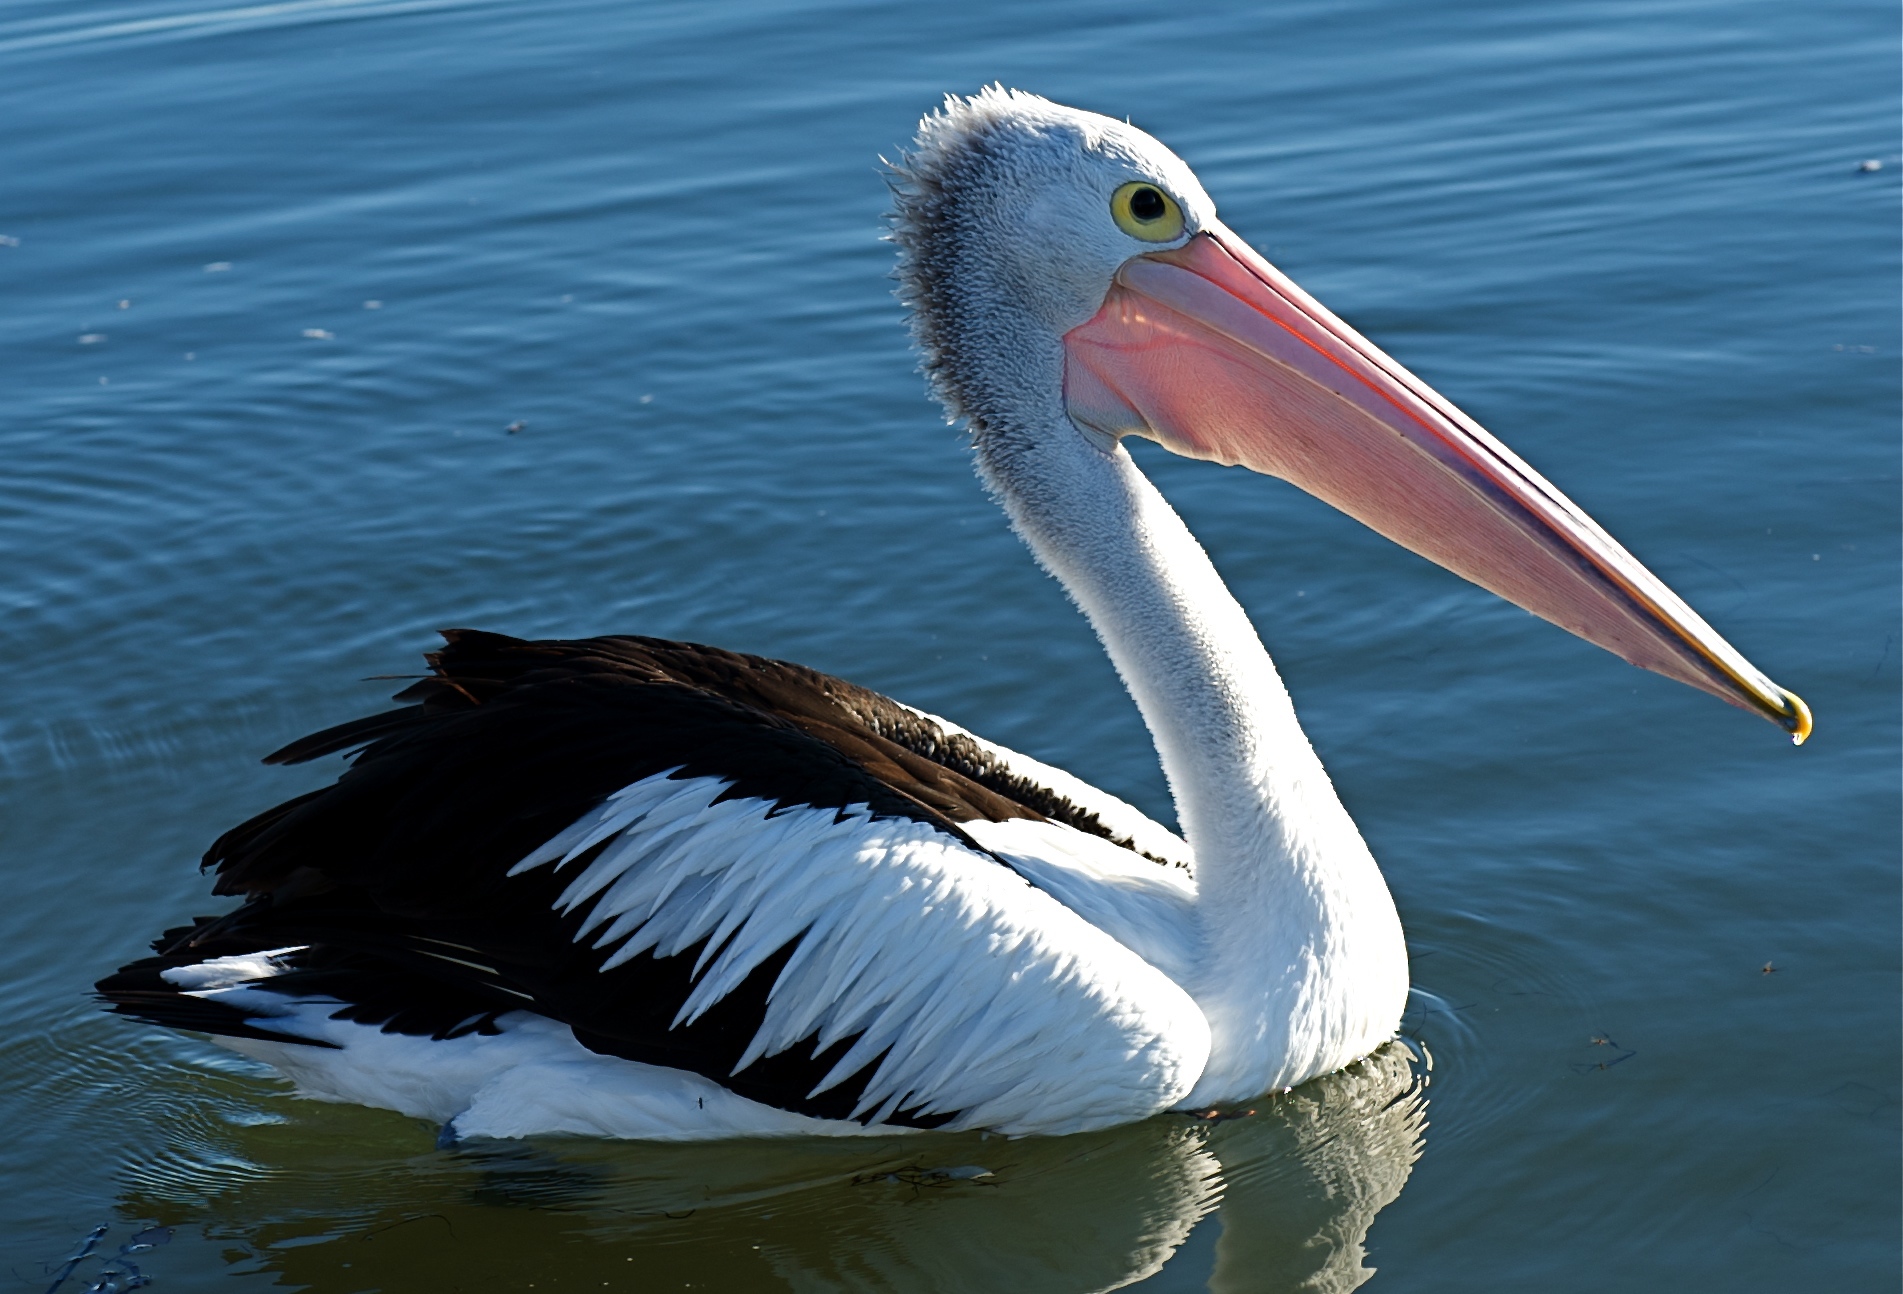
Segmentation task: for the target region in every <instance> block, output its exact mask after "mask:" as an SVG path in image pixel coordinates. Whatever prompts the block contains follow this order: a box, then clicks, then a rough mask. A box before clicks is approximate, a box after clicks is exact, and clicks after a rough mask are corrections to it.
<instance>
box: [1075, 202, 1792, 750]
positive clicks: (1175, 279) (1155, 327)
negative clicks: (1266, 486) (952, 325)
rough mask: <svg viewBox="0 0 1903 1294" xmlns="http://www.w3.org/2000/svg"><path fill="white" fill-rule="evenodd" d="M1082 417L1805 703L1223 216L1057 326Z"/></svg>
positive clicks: (1706, 685) (1534, 600)
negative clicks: (1270, 480) (1256, 481)
mask: <svg viewBox="0 0 1903 1294" xmlns="http://www.w3.org/2000/svg"><path fill="white" fill-rule="evenodd" d="M1064 347H1065V373H1064V398H1065V402H1066V405H1067V406H1068V409H1069V412H1070V416H1071V417H1072V419H1073V420H1074V421H1076V422H1077V424H1078V425H1079V426H1083V427H1088V428H1091V429H1093V430H1095V431H1098V432H1100V433H1103V434H1106V435H1109V436H1112V437H1121V436H1125V435H1138V436H1143V437H1146V438H1148V439H1150V440H1154V441H1156V442H1157V443H1158V444H1160V445H1162V446H1163V447H1164V448H1166V449H1169V450H1171V451H1173V452H1175V453H1178V454H1182V455H1185V456H1187V457H1190V458H1202V459H1209V460H1211V461H1213V462H1217V463H1223V464H1228V465H1237V464H1239V465H1241V466H1243V467H1247V468H1249V469H1251V470H1252V471H1257V472H1262V473H1265V474H1267V475H1269V476H1278V477H1280V478H1282V479H1283V480H1285V481H1288V482H1290V483H1291V484H1294V485H1296V486H1298V487H1300V488H1301V489H1303V490H1306V491H1307V492H1308V493H1310V494H1312V495H1314V496H1315V497H1317V498H1319V499H1321V500H1323V501H1324V502H1326V503H1329V504H1331V505H1332V506H1334V507H1336V508H1338V509H1340V510H1341V511H1343V512H1345V513H1347V514H1348V515H1349V516H1351V517H1353V518H1355V519H1356V520H1357V521H1359V522H1361V523H1362V524H1363V525H1366V526H1368V527H1370V528H1372V529H1374V530H1376V531H1378V532H1380V533H1381V534H1383V535H1386V536H1387V537H1388V538H1389V539H1392V540H1393V541H1394V542H1395V543H1397V544H1399V545H1401V546H1402V547H1403V548H1406V549H1409V550H1411V551H1413V552H1416V553H1419V554H1420V555H1421V556H1423V557H1425V558H1427V559H1428V560H1429V561H1432V562H1436V563H1438V564H1439V565H1441V566H1445V567H1446V568H1447V569H1448V570H1450V571H1452V572H1454V573H1455V574H1456V575H1459V576H1461V577H1462V578H1463V579H1467V580H1471V581H1472V582H1473V583H1475V584H1478V585H1479V586H1480V587H1482V588H1484V589H1490V590H1492V591H1493V592H1495V593H1497V594H1499V595H1500V596H1501V597H1503V598H1505V599H1507V601H1509V602H1512V603H1514V604H1516V605H1517V606H1520V607H1524V608H1525V609H1526V610H1528V611H1531V612H1532V613H1533V614H1534V615H1536V616H1539V617H1541V618H1542V619H1545V620H1550V621H1552V622H1553V623H1554V624H1556V625H1558V626H1560V628H1562V629H1565V630H1567V631H1568V632H1570V633H1574V634H1577V635H1578V636H1579V637H1581V638H1584V639H1586V640H1587V641H1588V642H1593V643H1597V644H1599V646H1601V647H1604V648H1605V649H1606V650H1607V651H1610V652H1612V653H1614V654H1615V655H1618V656H1620V657H1623V658H1624V659H1625V660H1628V661H1630V662H1631V663H1632V664H1634V665H1637V666H1639V667H1640V668H1642V669H1649V670H1653V671H1655V672H1656V673H1660V674H1664V675H1665V676H1667V677H1668V678H1675V679H1678V680H1679V681H1680V682H1683V683H1689V684H1691V685H1692V686H1693V687H1696V688H1702V689H1704V690H1705V691H1707V692H1710V693H1712V694H1713V695H1715V696H1719V697H1722V698H1723V699H1724V700H1726V701H1729V702H1730V703H1731V704H1733V705H1735V706H1739V707H1740V708H1742V709H1746V710H1754V711H1756V712H1757V713H1759V714H1761V715H1763V716H1764V717H1766V718H1768V719H1770V720H1771V721H1773V722H1774V723H1776V724H1778V725H1779V726H1780V727H1782V728H1783V729H1784V730H1785V731H1786V732H1788V733H1790V734H1791V739H1792V740H1793V741H1794V742H1798V743H1802V742H1803V740H1804V738H1805V737H1807V736H1809V735H1810V730H1811V717H1810V710H1809V708H1808V707H1806V706H1805V704H1804V702H1803V701H1802V700H1800V699H1799V698H1798V697H1797V695H1796V694H1795V693H1792V692H1787V691H1785V690H1784V689H1783V688H1780V687H1779V686H1778V685H1777V684H1775V683H1773V682H1772V681H1771V680H1770V679H1768V678H1766V677H1765V676H1764V675H1763V674H1762V673H1760V672H1759V671H1758V670H1757V669H1756V668H1755V667H1754V666H1753V665H1752V664H1751V662H1749V661H1747V660H1746V659H1745V658H1744V657H1743V656H1742V655H1740V654H1739V653H1738V651H1737V649H1736V648H1734V647H1732V646H1731V644H1730V643H1727V642H1726V641H1725V640H1724V639H1723V638H1720V637H1719V636H1718V634H1717V633H1716V632H1715V631H1714V630H1713V629H1712V628H1711V626H1709V625H1707V624H1706V623H1705V622H1704V621H1703V620H1701V619H1699V617H1698V615H1697V613H1696V612H1694V611H1693V610H1692V609H1691V608H1690V607H1688V606H1686V605H1685V603H1684V602H1683V601H1682V600H1681V599H1680V598H1679V597H1678V595H1677V594H1675V593H1673V592H1672V591H1671V590H1670V589H1668V588H1666V587H1665V584H1664V583H1663V582H1662V581H1661V580H1660V579H1659V578H1658V577H1657V576H1655V575H1653V574H1652V573H1651V572H1650V571H1648V570H1646V569H1645V567H1643V566H1641V565H1640V564H1639V563H1638V561H1637V560H1636V559H1635V558H1634V557H1633V556H1632V555H1631V554H1630V553H1628V552H1626V550H1625V549H1624V548H1622V547H1620V546H1619V544H1618V542H1617V541H1616V540H1614V539H1613V538H1612V536H1610V535H1608V534H1607V533H1606V532H1605V531H1604V530H1601V529H1600V528H1599V526H1598V525H1597V524H1596V523H1595V522H1594V521H1593V520H1592V518H1590V517H1588V516H1587V515H1586V514H1585V513H1584V512H1582V511H1581V510H1580V509H1579V507H1578V506H1577V505H1576V504H1574V503H1573V502H1572V501H1571V500H1570V499H1568V498H1567V497H1566V496H1565V495H1563V494H1561V493H1560V492H1559V491H1558V490H1556V489H1554V488H1553V487H1552V486H1551V485H1550V484H1548V483H1547V481H1546V480H1545V478H1544V477H1542V476H1540V474H1539V473H1537V472H1535V471H1534V470H1533V469H1532V468H1530V467H1528V466H1527V465H1526V464H1525V463H1523V462H1521V461H1520V459H1519V458H1518V457H1517V456H1516V455H1515V454H1514V453H1513V452H1512V451H1511V450H1509V449H1508V448H1507V447H1506V446H1505V445H1502V444H1501V443H1500V442H1499V441H1497V440H1495V439H1494V438H1493V437H1492V436H1490V435H1488V434H1487V432H1485V431H1484V430H1482V429H1481V427H1480V426H1479V424H1477V423H1475V422H1474V421H1473V419H1471V418H1469V417H1467V416H1466V415H1465V414H1463V413H1462V412H1460V410H1458V409H1456V408H1455V407H1454V406H1453V405H1452V404H1451V403H1449V402H1448V401H1447V400H1446V399H1445V398H1444V397H1442V396H1440V395H1438V394H1437V393H1435V392H1434V391H1433V390H1432V389H1431V388H1430V387H1429V386H1428V385H1427V384H1426V383H1425V382H1423V381H1421V380H1420V379H1419V378H1417V377H1415V376H1414V375H1413V374H1412V373H1410V372H1408V371H1407V370H1406V369H1404V368H1402V367H1401V366H1400V365H1399V364H1397V363H1395V362H1394V361H1393V360H1392V359H1390V358H1388V356H1386V355H1384V354H1382V353H1381V351H1380V350H1379V349H1377V348H1376V347H1375V346H1374V344H1373V343H1371V342H1369V341H1368V340H1367V339H1366V338H1365V337H1363V336H1362V335H1361V334H1360V333H1358V332H1356V331H1355V330H1354V329H1352V328H1350V327H1349V326H1348V325H1347V324H1345V323H1343V322H1342V321H1341V320H1339V319H1337V318H1336V317H1335V316H1334V315H1333V314H1331V313H1329V311H1328V310H1327V309H1325V308H1324V307H1323V306H1322V305H1321V304H1320V303H1319V302H1317V301H1315V300H1314V298H1312V297H1310V296H1309V295H1308V294H1307V293H1306V292H1304V291H1302V290H1301V289H1300V288H1298V287H1296V286H1295V284H1294V283H1292V282H1290V281H1289V279H1288V277H1287V276H1286V275H1284V274H1283V273H1282V272H1281V271H1280V270H1278V269H1276V268H1275V267H1274V266H1273V265H1271V264H1269V263H1268V262H1267V261H1266V260H1264V259H1263V258H1262V257H1261V256H1259V255H1257V254H1256V253H1255V251H1254V250H1253V249H1251V248H1250V247H1249V245H1248V244H1247V243H1244V242H1243V241H1242V240H1241V239H1240V238H1238V237H1236V236H1235V235H1234V234H1233V233H1231V232H1230V231H1229V230H1228V229H1226V228H1224V227H1222V226H1221V225H1218V224H1214V223H1213V222H1212V223H1211V224H1210V225H1209V226H1208V227H1207V228H1205V229H1204V230H1203V231H1202V232H1200V233H1198V234H1196V235H1195V236H1193V237H1192V238H1191V239H1190V240H1189V241H1188V242H1187V243H1186V244H1184V245H1183V246H1181V247H1177V248H1172V249H1170V250H1167V251H1160V252H1153V253H1150V254H1148V255H1144V256H1137V257H1134V258H1133V259H1131V260H1129V261H1127V262H1125V263H1124V265H1123V267H1122V268H1121V269H1120V270H1118V272H1117V276H1116V280H1115V282H1114V283H1113V284H1112V286H1111V288H1110V291H1109V294H1108V295H1107V296H1106V297H1105V298H1104V303H1103V308H1102V309H1101V310H1100V311H1098V313H1097V315H1096V317H1095V318H1093V319H1091V320H1090V321H1089V322H1088V323H1085V324H1081V325H1079V326H1078V327H1076V328H1074V329H1072V330H1071V331H1070V332H1069V333H1067V334H1066V335H1065V337H1064Z"/></svg>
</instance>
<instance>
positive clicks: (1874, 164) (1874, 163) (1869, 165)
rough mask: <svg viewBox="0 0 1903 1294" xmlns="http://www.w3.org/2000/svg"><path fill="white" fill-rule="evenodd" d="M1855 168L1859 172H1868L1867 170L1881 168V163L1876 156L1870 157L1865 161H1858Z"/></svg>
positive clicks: (1879, 169)
mask: <svg viewBox="0 0 1903 1294" xmlns="http://www.w3.org/2000/svg"><path fill="white" fill-rule="evenodd" d="M1856 169H1857V171H1858V172H1859V173H1863V172H1868V171H1881V170H1882V169H1883V163H1882V162H1879V161H1878V160H1877V159H1876V158H1874V157H1872V158H1869V159H1867V160H1865V161H1862V162H1858V163H1857V168H1856Z"/></svg>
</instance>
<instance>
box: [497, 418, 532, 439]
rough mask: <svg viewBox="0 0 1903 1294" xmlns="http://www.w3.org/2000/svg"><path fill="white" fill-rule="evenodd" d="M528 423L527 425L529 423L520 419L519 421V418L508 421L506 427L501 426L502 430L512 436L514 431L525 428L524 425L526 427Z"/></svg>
mask: <svg viewBox="0 0 1903 1294" xmlns="http://www.w3.org/2000/svg"><path fill="white" fill-rule="evenodd" d="M528 425H529V424H528V423H526V422H522V421H520V420H517V421H515V422H512V423H510V424H509V425H508V426H506V427H504V428H503V430H504V431H506V432H508V433H509V434H510V435H511V436H513V435H515V433H516V432H518V431H522V430H523V429H525V428H526V427H527V426H528Z"/></svg>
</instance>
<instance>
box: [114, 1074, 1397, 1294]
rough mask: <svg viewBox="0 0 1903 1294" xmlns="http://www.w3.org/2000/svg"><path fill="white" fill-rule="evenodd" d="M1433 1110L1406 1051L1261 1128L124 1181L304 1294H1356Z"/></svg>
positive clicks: (378, 1124)
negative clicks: (608, 1293)
mask: <svg viewBox="0 0 1903 1294" xmlns="http://www.w3.org/2000/svg"><path fill="white" fill-rule="evenodd" d="M1425 1084H1426V1078H1425V1072H1424V1070H1423V1068H1422V1067H1421V1065H1420V1064H1419V1063H1418V1062H1417V1061H1416V1059H1415V1057H1414V1055H1413V1053H1411V1052H1410V1051H1409V1050H1408V1049H1407V1048H1406V1046H1404V1045H1402V1044H1400V1043H1394V1044H1390V1045H1389V1046H1388V1047H1385V1048H1383V1049H1382V1050H1381V1051H1380V1052H1378V1053H1376V1054H1375V1055H1374V1056H1372V1057H1370V1058H1368V1059H1367V1060H1365V1061H1363V1062H1361V1063H1360V1064H1357V1065H1355V1066H1353V1067H1351V1068H1349V1069H1348V1070H1345V1071H1343V1072H1341V1073H1338V1074H1333V1075H1329V1076H1328V1077H1326V1078H1322V1079H1319V1080H1317V1081H1315V1082H1312V1083H1308V1084H1305V1085H1303V1086H1302V1087H1300V1088H1298V1089H1296V1090H1294V1091H1292V1092H1286V1093H1278V1094H1273V1095H1269V1096H1265V1097H1263V1098H1261V1099H1259V1100H1258V1101H1256V1102H1254V1103H1253V1104H1251V1105H1246V1106H1243V1107H1239V1108H1237V1109H1233V1110H1225V1111H1222V1112H1220V1113H1216V1112H1210V1113H1209V1114H1206V1115H1201V1116H1196V1115H1185V1114H1171V1115H1162V1116H1158V1117H1157V1118H1154V1119H1151V1120H1149V1121H1147V1122H1145V1123H1142V1124H1137V1125H1134V1126H1131V1127H1124V1128H1115V1129H1109V1130H1106V1131H1103V1132H1095V1133H1083V1134H1078V1135H1075V1136H1069V1137H1033V1138H1025V1139H1022V1140H1010V1139H1006V1138H1001V1137H986V1136H981V1135H979V1134H936V1133H928V1134H919V1135H912V1136H897V1137H890V1138H886V1137H881V1138H866V1139H859V1138H852V1139H845V1140H834V1139H824V1140H818V1139H816V1140H804V1139H802V1140H773V1141H746V1142H723V1143H713V1144H701V1145H655V1144H635V1143H626V1142H603V1141H589V1140H582V1139H555V1138H549V1139H540V1140H535V1141H529V1142H487V1143H484V1142H471V1143H465V1144H464V1145H463V1146H462V1147H461V1148H459V1149H457V1150H454V1151H436V1150H429V1149H426V1148H425V1147H427V1146H428V1142H429V1134H428V1132H427V1131H426V1130H425V1129H423V1128H422V1126H421V1125H413V1124H409V1122H408V1121H401V1122H402V1123H403V1124H404V1125H405V1126H404V1129H403V1131H404V1136H403V1137H400V1138H392V1137H390V1136H389V1130H390V1128H391V1127H392V1126H393V1125H392V1124H391V1123H390V1122H388V1121H387V1120H388V1118H390V1117H393V1116H383V1115H380V1114H377V1113H375V1112H370V1111H361V1110H354V1109H350V1110H346V1109H341V1108H338V1107H318V1106H315V1105H314V1104H313V1103H308V1102H293V1103H289V1104H290V1105H291V1106H293V1107H295V1108H297V1110H298V1112H297V1113H296V1114H294V1115H293V1117H291V1118H290V1119H288V1120H286V1121H282V1122H269V1123H266V1122H262V1121H260V1122H258V1123H257V1124H255V1125H254V1126H231V1125H229V1124H227V1126H226V1131H227V1132H228V1133H229V1135H230V1137H231V1138H232V1139H233V1141H234V1142H235V1144H228V1145H227V1146H225V1147H224V1149H223V1151H222V1155H223V1156H224V1157H225V1158H226V1160H227V1162H229V1161H230V1160H231V1159H233V1158H237V1159H241V1160H243V1161H245V1162H246V1163H248V1164H249V1165H251V1166H252V1167H253V1169H254V1170H255V1171H252V1172H249V1173H247V1174H245V1175H243V1180H242V1181H241V1182H227V1183H226V1184H225V1185H224V1186H222V1187H221V1186H220V1185H218V1184H217V1178H218V1176H219V1175H218V1174H215V1173H207V1174H192V1175H191V1176H192V1177H193V1178H194V1179H195V1180H194V1181H193V1182H192V1183H191V1184H190V1185H189V1186H186V1184H185V1183H184V1182H182V1181H181V1180H180V1177H179V1175H178V1174H177V1173H176V1172H173V1173H161V1174H156V1175H154V1174H148V1173H145V1172H142V1171H140V1169H139V1167H138V1166H137V1165H133V1164H129V1165H127V1175H128V1178H129V1179H130V1181H129V1182H128V1184H127V1186H126V1188H125V1189H124V1190H123V1191H122V1192H121V1194H120V1201H119V1203H120V1208H121V1211H122V1216H130V1217H140V1218H160V1219H165V1220H167V1221H172V1222H176V1223H183V1224H186V1225H192V1226H195V1227H196V1228H197V1229H198V1230H200V1231H201V1232H202V1233H203V1234H204V1236H205V1237H206V1238H207V1239H208V1240H211V1241H212V1242H214V1243H216V1244H220V1245H222V1246H223V1247H224V1251H225V1253H226V1255H227V1260H228V1261H229V1262H231V1263H232V1264H233V1266H234V1268H242V1269H243V1270H245V1271H247V1272H250V1273H255V1274H259V1275H265V1274H268V1275H270V1276H273V1277H275V1280H274V1281H273V1286H274V1287H289V1288H296V1289H305V1290H310V1291H313V1292H315V1294H332V1292H335V1294H347V1292H355V1291H365V1290H428V1291H432V1292H443V1294H447V1292H448V1291H454V1290H469V1291H476V1290H481V1291H496V1292H500V1291H514V1290H536V1291H544V1290H563V1289H583V1288H586V1289H593V1290H599V1289H602V1288H609V1289H641V1290H662V1289H709V1290H721V1291H749V1290H865V1291H873V1290H908V1291H946V1292H948V1294H949V1292H952V1291H974V1292H976V1291H995V1290H1000V1289H1010V1290H1015V1291H1046V1290H1049V1291H1060V1290H1062V1291H1088V1290H1109V1289H1120V1288H1124V1287H1127V1286H1131V1285H1136V1284H1138V1283H1140V1282H1149V1281H1151V1280H1152V1279H1154V1281H1155V1284H1154V1285H1152V1286H1151V1288H1155V1289H1158V1290H1164V1289H1167V1290H1172V1291H1173V1290H1179V1289H1204V1288H1207V1289H1209V1290H1213V1291H1218V1292H1219V1294H1242V1292H1244V1291H1251V1292H1255V1291H1260V1292H1262V1294H1274V1292H1277V1291H1294V1290H1304V1291H1338V1290H1350V1289H1354V1288H1357V1287H1358V1286H1360V1285H1361V1284H1363V1283H1364V1282H1365V1281H1366V1280H1367V1279H1368V1278H1369V1277H1370V1276H1371V1275H1372V1274H1373V1272H1372V1269H1370V1268H1368V1267H1367V1266H1366V1265H1365V1263H1364V1261H1363V1260H1364V1258H1365V1248H1364V1246H1365V1242H1366V1237H1367V1233H1368V1228H1369V1226H1370V1225H1371V1224H1372V1223H1373V1221H1374V1218H1375V1215H1376V1214H1377V1213H1379V1212H1380V1210H1381V1209H1382V1208H1384V1207H1385V1206H1386V1205H1387V1204H1388V1203H1390V1202H1391V1201H1392V1200H1393V1199H1394V1198H1395V1197H1396V1196H1397V1195H1399V1194H1400V1191H1401V1188H1402V1187H1403V1186H1404V1185H1405V1184H1406V1182H1407V1178H1408V1174H1409V1172H1410V1170H1411V1168H1412V1166H1413V1164H1414V1162H1415V1160H1416V1159H1418V1158H1419V1156H1420V1153H1421V1148H1422V1144H1423V1143H1422V1137H1423V1133H1424V1130H1425V1127H1426V1105H1427V1101H1426V1091H1425ZM353 1129H355V1130H357V1131H358V1132H359V1133H361V1132H364V1131H370V1130H372V1129H375V1130H376V1133H373V1135H370V1136H363V1135H354V1136H353V1135H350V1133H351V1131H352V1130H353ZM377 1133H380V1135H377ZM412 1137H413V1140H412V1139H411V1138H412ZM182 1187H183V1188H184V1189H181V1188H182ZM208 1188H209V1189H208ZM1199 1223H1200V1224H1203V1226H1202V1227H1201V1228H1199V1226H1198V1224H1199ZM1212 1229H1213V1231H1212ZM1192 1231H1196V1232H1197V1235H1198V1241H1197V1243H1195V1244H1191V1245H1188V1246H1185V1241H1186V1240H1187V1239H1188V1238H1189V1237H1190V1234H1191V1232H1192ZM1211 1234H1213V1235H1214V1243H1213V1246H1212V1245H1209V1244H1206V1243H1204V1241H1205V1240H1206V1239H1207V1238H1208V1237H1209V1236H1210V1235H1211ZM1179 1250H1182V1251H1183V1254H1182V1257H1183V1260H1184V1261H1183V1262H1180V1263H1176V1264H1174V1265H1169V1266H1167V1267H1166V1264H1171V1260H1172V1258H1173V1257H1174V1256H1175V1255H1176V1254H1177V1253H1178V1251H1179ZM1212 1268H1213V1270H1212ZM234 1274H236V1272H235V1271H234Z"/></svg>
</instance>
